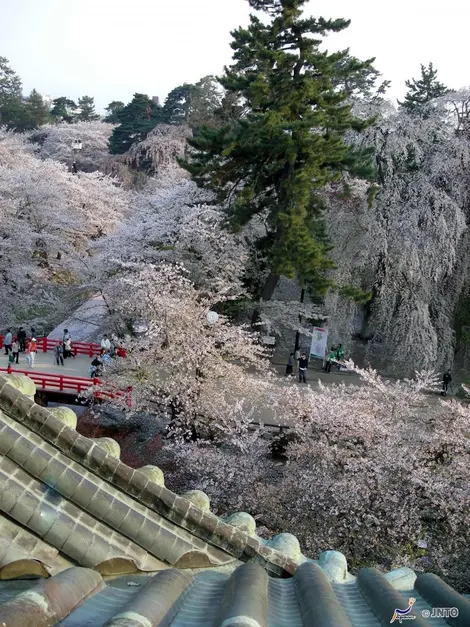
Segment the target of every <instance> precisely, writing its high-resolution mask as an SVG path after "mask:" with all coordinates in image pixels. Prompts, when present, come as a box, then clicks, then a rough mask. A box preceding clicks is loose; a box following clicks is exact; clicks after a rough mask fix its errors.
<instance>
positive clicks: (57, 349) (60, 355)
mask: <svg viewBox="0 0 470 627" xmlns="http://www.w3.org/2000/svg"><path fill="white" fill-rule="evenodd" d="M54 355H55V363H56V364H57V365H58V366H59V365H60V366H63V365H64V347H63V346H62V344H56V345H55V346H54Z"/></svg>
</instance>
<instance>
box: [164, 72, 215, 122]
mask: <svg viewBox="0 0 470 627" xmlns="http://www.w3.org/2000/svg"><path fill="white" fill-rule="evenodd" d="M221 99H222V93H221V89H220V86H219V84H218V82H217V80H216V78H215V77H214V76H204V78H201V80H200V81H198V82H197V83H196V84H194V85H192V84H188V83H184V84H183V85H180V86H179V87H175V89H173V90H172V91H170V93H169V94H168V96H167V97H166V99H165V103H164V105H163V116H164V119H165V122H167V123H168V124H188V125H189V126H190V127H191V128H192V129H193V130H197V129H198V128H199V127H200V126H202V125H207V126H213V125H214V124H215V111H216V110H217V109H218V108H219V107H220V105H221Z"/></svg>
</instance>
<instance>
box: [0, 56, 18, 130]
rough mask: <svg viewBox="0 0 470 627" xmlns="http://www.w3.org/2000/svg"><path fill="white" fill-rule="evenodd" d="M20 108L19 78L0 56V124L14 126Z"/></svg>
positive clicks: (6, 60)
mask: <svg viewBox="0 0 470 627" xmlns="http://www.w3.org/2000/svg"><path fill="white" fill-rule="evenodd" d="M21 108H22V91H21V79H20V77H19V76H18V74H17V73H16V72H15V71H14V70H13V69H12V68H11V67H10V64H9V62H8V59H6V58H5V57H0V126H2V125H6V126H8V127H10V128H14V126H15V121H16V119H17V117H18V114H19V112H20V110H21Z"/></svg>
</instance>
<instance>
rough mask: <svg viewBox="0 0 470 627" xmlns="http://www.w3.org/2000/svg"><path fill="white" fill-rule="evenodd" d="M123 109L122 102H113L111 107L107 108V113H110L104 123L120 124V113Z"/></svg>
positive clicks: (110, 104)
mask: <svg viewBox="0 0 470 627" xmlns="http://www.w3.org/2000/svg"><path fill="white" fill-rule="evenodd" d="M123 108H124V103H123V102H121V101H120V100H113V101H112V102H110V103H109V105H108V106H107V107H105V111H107V112H108V115H107V116H106V117H105V118H104V120H103V122H108V123H109V124H119V118H118V113H119V111H120V110H121V109H123Z"/></svg>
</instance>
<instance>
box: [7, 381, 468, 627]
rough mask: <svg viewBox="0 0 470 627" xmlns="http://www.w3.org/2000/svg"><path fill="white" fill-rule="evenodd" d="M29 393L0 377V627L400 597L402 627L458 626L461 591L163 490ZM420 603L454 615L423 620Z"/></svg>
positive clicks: (250, 622) (370, 615)
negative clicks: (383, 569)
mask: <svg viewBox="0 0 470 627" xmlns="http://www.w3.org/2000/svg"><path fill="white" fill-rule="evenodd" d="M15 386H16V387H15ZM17 388H20V389H17ZM20 390H22V391H23V392H26V393H22V391H20ZM33 394H34V385H33V384H32V382H31V381H30V380H29V379H26V378H23V379H21V378H19V377H18V376H13V375H12V376H11V377H10V378H7V377H0V627H26V626H30V627H46V626H47V627H49V626H52V625H56V624H61V625H66V626H67V627H100V626H101V625H103V626H104V625H107V626H108V627H110V626H112V627H153V626H157V625H159V626H163V625H165V626H166V627H169V626H171V627H183V626H184V627H203V626H204V627H206V626H207V627H216V626H217V627H301V626H302V627H303V626H307V625H309V626H310V625H311V626H314V627H346V626H349V627H356V626H360V627H375V626H376V625H386V624H387V625H388V624H390V620H391V617H392V615H393V611H394V609H395V608H402V609H404V608H406V607H407V604H408V599H409V598H410V597H413V598H415V599H416V603H415V605H414V609H415V610H416V612H415V613H416V618H415V619H414V623H413V624H414V625H415V627H420V626H422V625H433V626H434V627H439V625H444V624H451V625H454V626H456V627H470V602H469V601H468V599H466V598H465V597H463V596H461V595H459V594H457V592H455V591H454V590H452V589H451V588H449V587H448V586H447V585H446V584H445V583H444V582H442V581H441V580H440V579H438V578H437V577H435V576H434V575H420V576H418V578H417V579H416V576H415V574H414V573H413V571H411V570H410V569H408V568H401V569H398V570H396V571H392V572H391V573H388V574H387V575H383V574H381V573H379V572H378V571H376V570H374V569H364V570H362V571H360V573H359V575H358V577H357V578H356V577H353V576H352V575H351V574H350V573H349V572H348V569H347V564H346V560H345V558H344V556H343V555H342V554H340V553H337V552H334V551H327V552H325V553H323V554H321V555H320V557H319V559H318V561H313V560H308V559H307V558H305V557H304V556H303V555H302V553H301V551H300V547H299V544H298V542H297V540H296V538H295V537H294V536H291V535H290V534H279V535H278V536H276V537H275V538H274V539H273V540H271V541H265V540H262V539H261V538H259V537H258V536H257V535H256V525H255V521H254V520H253V518H252V517H251V516H249V515H248V514H246V513H243V512H239V513H236V514H233V515H232V516H230V517H228V518H227V519H226V520H221V519H220V518H218V517H217V516H215V515H214V514H212V513H211V512H210V511H209V509H208V505H209V501H208V498H207V496H206V495H204V493H201V492H197V491H194V492H189V493H186V494H185V495H183V496H182V497H181V496H178V495H176V494H174V493H172V492H171V491H169V490H168V489H166V488H165V487H164V485H163V475H162V473H161V471H160V470H159V469H158V468H156V467H148V466H147V467H144V468H142V469H140V470H135V469H132V468H130V467H128V466H126V465H125V464H123V463H122V462H121V461H120V460H119V453H120V450H119V446H118V445H117V443H116V442H114V441H113V440H110V439H107V438H101V439H98V440H93V439H88V438H85V437H83V436H81V435H79V434H78V433H77V432H76V430H75V426H76V417H75V415H74V414H73V412H68V411H67V410H66V409H65V408H57V409H55V410H51V411H49V410H47V409H45V408H43V407H40V406H38V405H36V404H35V403H34V401H33V399H32V395H33ZM155 573H156V574H155ZM123 574H125V577H122V576H120V577H118V579H113V580H112V581H111V580H110V578H111V576H113V577H115V576H116V575H123ZM24 577H36V578H39V579H36V580H34V579H28V580H26V581H23V580H19V579H18V578H24ZM105 579H106V582H105ZM2 580H3V581H2ZM431 606H434V607H456V608H458V610H459V616H458V617H457V618H452V619H449V622H448V623H445V622H443V621H442V620H440V619H435V618H433V619H429V621H428V622H426V621H425V620H424V618H423V617H422V616H421V611H422V610H428V611H429V610H430V607H431Z"/></svg>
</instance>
